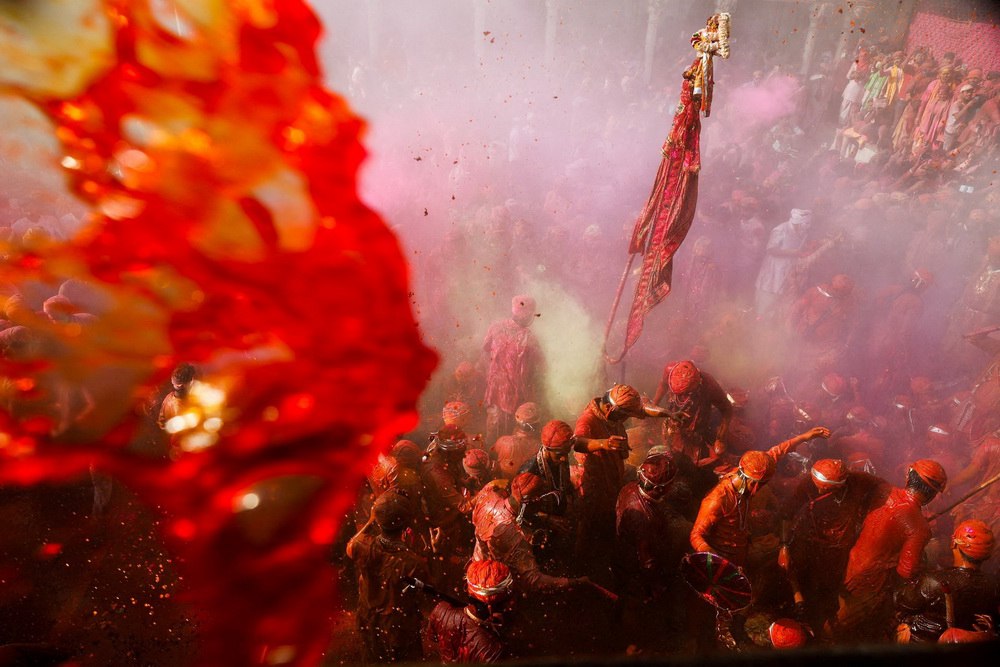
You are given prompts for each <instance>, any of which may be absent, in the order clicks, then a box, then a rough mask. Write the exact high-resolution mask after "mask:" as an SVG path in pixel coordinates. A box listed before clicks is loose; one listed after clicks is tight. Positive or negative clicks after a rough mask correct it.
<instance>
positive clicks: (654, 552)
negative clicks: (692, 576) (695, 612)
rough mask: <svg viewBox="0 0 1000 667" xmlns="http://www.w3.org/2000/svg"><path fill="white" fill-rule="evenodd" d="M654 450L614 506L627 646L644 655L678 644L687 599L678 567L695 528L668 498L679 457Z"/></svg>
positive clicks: (616, 567)
mask: <svg viewBox="0 0 1000 667" xmlns="http://www.w3.org/2000/svg"><path fill="white" fill-rule="evenodd" d="M678 456H680V455H679V454H677V453H675V452H671V451H669V450H668V449H667V448H666V447H656V448H653V449H652V450H650V452H649V453H648V454H647V455H646V460H645V461H643V463H642V465H640V466H639V469H638V470H637V472H636V477H637V479H636V481H634V482H629V483H628V484H626V485H625V486H624V487H623V488H622V490H621V492H620V493H619V494H618V503H617V505H616V506H615V513H616V525H615V527H616V531H617V540H616V546H617V549H616V551H615V556H616V558H615V560H616V562H615V573H616V575H617V576H616V580H617V583H618V587H619V590H620V591H622V592H625V593H626V594H627V595H628V602H627V603H626V605H625V612H624V613H625V615H626V619H625V622H624V623H623V626H624V628H625V629H626V634H627V636H626V641H627V642H628V643H629V644H633V645H636V646H641V647H642V648H643V649H650V650H655V651H668V650H669V649H670V644H671V642H675V641H677V640H678V639H679V637H678V636H677V633H678V632H679V631H680V630H681V627H682V622H681V620H682V617H683V606H684V605H685V603H688V602H691V601H692V599H693V596H691V595H686V593H687V592H688V591H686V590H685V589H686V587H685V586H684V584H683V583H682V581H681V579H680V569H679V564H680V562H681V558H682V557H683V556H684V553H685V552H686V551H687V549H688V535H689V534H690V533H691V522H690V521H687V520H685V519H684V517H683V516H682V515H681V513H680V511H678V509H677V508H675V507H674V505H673V503H671V501H670V498H669V497H668V495H669V494H668V491H669V489H670V487H671V485H672V484H673V482H674V479H675V477H676V476H677V465H676V463H675V462H674V459H675V457H678Z"/></svg>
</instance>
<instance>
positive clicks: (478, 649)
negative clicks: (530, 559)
mask: <svg viewBox="0 0 1000 667" xmlns="http://www.w3.org/2000/svg"><path fill="white" fill-rule="evenodd" d="M465 581H466V591H467V592H468V594H469V597H470V602H469V604H467V605H465V606H464V607H463V606H459V605H455V604H452V603H451V602H449V601H446V600H445V601H441V602H439V603H438V604H437V606H436V607H434V609H433V611H431V615H430V618H429V619H428V621H427V629H426V630H425V636H426V638H427V643H428V644H429V645H430V646H431V647H432V649H433V650H434V651H435V652H436V653H437V654H438V657H439V658H440V660H441V662H443V663H446V664H452V663H458V662H461V663H494V662H500V661H502V660H504V659H505V658H507V657H508V656H507V642H506V641H504V635H503V626H504V622H505V621H506V620H507V616H508V615H509V604H510V601H511V599H512V597H511V592H512V588H513V583H514V576H513V574H512V573H511V571H510V569H509V568H508V567H507V566H506V565H504V564H503V563H501V562H499V561H495V560H481V561H473V562H471V563H469V567H468V568H467V569H466V571H465Z"/></svg>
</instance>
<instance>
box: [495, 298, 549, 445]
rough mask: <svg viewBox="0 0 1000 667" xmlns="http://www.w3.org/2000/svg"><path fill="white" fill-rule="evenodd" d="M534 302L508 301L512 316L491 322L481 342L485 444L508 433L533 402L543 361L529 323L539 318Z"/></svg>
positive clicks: (520, 299)
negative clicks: (520, 411)
mask: <svg viewBox="0 0 1000 667" xmlns="http://www.w3.org/2000/svg"><path fill="white" fill-rule="evenodd" d="M538 316H539V314H538V312H537V307H536V305H535V300H534V299H533V298H532V297H530V296H528V295H526V294H521V295H518V296H515V297H514V298H513V299H512V300H511V316H510V317H509V318H507V319H504V320H500V321H498V322H494V323H493V324H492V325H490V328H489V330H488V331H487V332H486V338H485V339H484V340H483V361H484V364H485V366H486V369H487V370H486V395H485V397H484V399H483V403H484V405H486V415H487V416H486V441H487V442H493V441H495V440H496V438H497V436H498V435H500V434H501V433H510V432H511V429H512V428H513V425H514V412H515V411H516V410H517V408H518V406H519V405H521V404H522V403H527V402H529V401H535V399H536V397H537V393H538V388H539V385H540V379H541V375H542V370H543V367H544V363H545V362H544V358H543V357H542V349H541V346H539V344H538V339H537V338H536V337H535V335H534V334H533V333H532V332H531V329H530V327H531V323H532V322H534V320H535V318H536V317H538Z"/></svg>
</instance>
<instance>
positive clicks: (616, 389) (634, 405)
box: [608, 384, 642, 417]
mask: <svg viewBox="0 0 1000 667" xmlns="http://www.w3.org/2000/svg"><path fill="white" fill-rule="evenodd" d="M608 402H609V403H611V405H612V407H615V408H618V409H619V410H621V411H622V412H624V413H626V414H628V415H631V416H633V417H635V416H638V415H639V414H641V413H642V397H641V396H639V392H638V391H637V390H636V389H635V387H632V386H631V385H627V384H616V385H615V386H613V387H612V388H611V389H610V390H609V391H608Z"/></svg>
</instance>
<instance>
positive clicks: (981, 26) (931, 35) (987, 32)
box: [906, 12, 1000, 73]
mask: <svg viewBox="0 0 1000 667" xmlns="http://www.w3.org/2000/svg"><path fill="white" fill-rule="evenodd" d="M921 46H928V47H930V49H931V53H932V54H933V55H934V57H935V58H937V59H940V58H941V56H942V55H944V54H945V53H948V52H949V51H951V52H953V53H954V54H955V55H957V56H958V57H959V58H961V59H962V60H963V61H964V62H965V63H966V64H967V65H968V66H969V67H979V68H981V69H982V70H983V71H984V73H985V72H990V71H1000V26H998V25H996V24H990V23H973V22H971V21H953V20H951V19H949V18H945V17H944V16H938V15H937V14H928V13H926V12H919V13H918V14H916V15H915V16H914V17H913V21H912V22H911V23H910V32H909V34H908V35H907V38H906V51H907V53H912V52H913V51H914V50H915V49H917V48H918V47H921Z"/></svg>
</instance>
